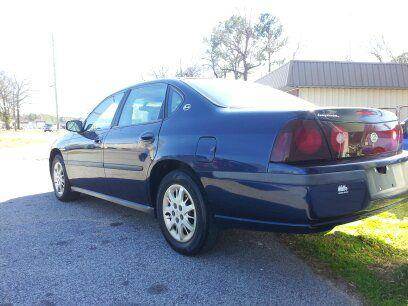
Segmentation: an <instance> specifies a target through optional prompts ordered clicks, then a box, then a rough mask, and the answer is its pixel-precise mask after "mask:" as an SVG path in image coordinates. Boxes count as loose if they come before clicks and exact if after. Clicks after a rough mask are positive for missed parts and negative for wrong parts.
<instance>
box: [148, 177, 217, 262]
mask: <svg viewBox="0 0 408 306" xmlns="http://www.w3.org/2000/svg"><path fill="white" fill-rule="evenodd" d="M180 192H181V194H180ZM156 201H157V202H156V212H157V218H158V220H159V223H160V229H161V231H162V233H163V235H164V237H165V239H166V241H167V242H168V243H169V244H170V246H171V247H172V248H173V249H174V250H175V251H177V252H178V253H180V254H183V255H195V254H198V253H204V252H206V251H208V250H210V249H211V248H212V247H213V246H214V245H215V243H216V239H217V234H218V228H217V226H216V224H214V222H213V220H212V216H211V214H210V212H209V209H208V206H207V205H206V201H205V197H204V196H203V192H202V191H201V188H200V186H199V184H198V183H197V182H195V180H194V179H193V178H192V176H190V175H189V174H188V173H187V172H185V171H180V170H175V171H172V172H170V173H169V174H167V175H166V176H165V177H164V178H163V180H162V181H161V183H160V187H159V190H158V194H157V200H156Z"/></svg>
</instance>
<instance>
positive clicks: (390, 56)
mask: <svg viewBox="0 0 408 306" xmlns="http://www.w3.org/2000/svg"><path fill="white" fill-rule="evenodd" d="M370 54H371V55H373V56H374V57H375V58H376V59H377V60H378V61H379V62H381V63H382V62H393V63H399V64H408V52H402V53H401V54H400V55H395V54H394V52H393V51H392V49H391V47H390V46H389V44H388V43H387V42H386V40H385V38H384V36H383V35H381V36H379V37H377V38H376V39H374V40H373V41H372V42H371V48H370Z"/></svg>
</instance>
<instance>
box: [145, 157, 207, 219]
mask: <svg viewBox="0 0 408 306" xmlns="http://www.w3.org/2000/svg"><path fill="white" fill-rule="evenodd" d="M174 170H181V171H184V172H186V173H188V174H189V175H190V176H191V178H192V179H193V180H194V181H195V182H196V183H197V184H198V186H199V188H200V189H201V191H202V192H203V191H204V187H203V185H202V183H201V181H200V179H199V177H198V175H197V174H196V173H195V172H194V170H193V169H192V168H191V167H190V166H189V165H188V164H186V163H183V162H181V161H178V160H164V161H161V162H158V163H157V164H156V165H154V167H153V169H152V171H151V173H150V179H149V199H150V203H151V205H152V206H153V207H154V208H155V212H156V198H157V191H158V190H159V186H160V182H161V181H162V179H163V178H164V177H165V176H166V175H167V174H169V173H170V172H171V171H174ZM203 193H204V192H203Z"/></svg>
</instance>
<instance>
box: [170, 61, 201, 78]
mask: <svg viewBox="0 0 408 306" xmlns="http://www.w3.org/2000/svg"><path fill="white" fill-rule="evenodd" d="M201 73H202V68H201V66H200V65H198V64H193V65H190V66H187V67H184V68H183V67H182V66H181V64H180V67H179V69H178V70H177V72H176V77H178V78H196V77H199V76H201Z"/></svg>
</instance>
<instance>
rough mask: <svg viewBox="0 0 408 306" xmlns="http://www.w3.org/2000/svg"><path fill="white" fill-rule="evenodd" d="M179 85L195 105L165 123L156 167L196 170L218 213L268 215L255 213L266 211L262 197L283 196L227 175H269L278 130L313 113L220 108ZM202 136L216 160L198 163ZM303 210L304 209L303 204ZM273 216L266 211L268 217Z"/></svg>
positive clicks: (280, 206) (284, 207) (282, 208)
mask: <svg viewBox="0 0 408 306" xmlns="http://www.w3.org/2000/svg"><path fill="white" fill-rule="evenodd" d="M175 86H176V87H178V88H179V89H181V90H182V91H183V93H184V94H185V101H184V104H191V108H190V109H189V110H187V111H185V110H183V108H182V107H181V108H180V109H179V110H178V111H176V112H175V113H174V114H172V115H171V116H170V117H168V118H167V119H166V120H164V122H163V125H162V128H161V131H160V136H159V145H158V152H157V156H156V159H155V163H157V162H159V161H161V160H165V159H176V160H180V161H182V162H184V163H187V164H188V165H189V166H190V167H191V168H193V170H194V171H195V172H196V173H197V174H198V176H199V178H200V180H201V182H202V184H203V186H204V189H205V191H206V196H207V198H208V202H209V203H210V206H211V209H212V210H213V211H214V213H215V214H217V213H220V214H223V215H231V216H236V217H241V216H246V217H248V216H250V217H254V218H256V217H262V216H265V211H262V210H258V211H257V210H256V209H255V210H254V208H255V207H256V206H259V207H265V200H264V199H263V198H264V194H266V195H267V197H268V198H270V193H271V192H275V191H276V192H277V194H280V193H282V192H280V191H279V190H269V189H270V188H271V187H268V186H266V185H265V186H264V188H268V190H266V189H265V190H259V189H257V188H253V186H252V184H251V182H250V181H244V182H243V181H240V180H237V179H234V178H233V177H234V176H235V175H234V176H231V177H229V173H239V172H242V173H265V172H267V171H268V164H269V157H270V153H271V150H272V146H273V143H274V140H275V137H276V135H277V133H278V132H279V130H280V128H281V127H282V126H283V125H284V124H285V123H286V122H288V121H289V120H292V119H295V118H305V117H308V116H311V114H310V113H307V112H305V111H299V112H297V111H291V112H284V111H276V112H274V111H248V110H243V109H241V110H239V109H229V108H222V107H218V106H215V105H213V104H211V102H209V101H208V100H207V99H206V98H204V97H203V96H201V95H200V94H198V93H197V92H195V91H194V90H193V89H191V88H190V87H188V86H187V85H184V86H183V84H181V85H180V84H175ZM201 137H214V138H215V139H216V143H217V146H216V152H215V158H214V160H213V161H212V162H209V163H207V162H200V161H197V159H196V157H195V154H196V150H197V143H198V141H199V139H200V138H201ZM261 187H262V186H261ZM272 189H274V187H273V186H272ZM260 191H261V192H260ZM301 194H304V192H302V193H301ZM278 198H281V197H278ZM286 200H287V201H289V202H290V201H291V200H290V199H286ZM292 202H294V203H296V200H295V199H292ZM258 204H259V205H258ZM292 206H293V205H292ZM295 206H296V205H295ZM301 206H302V207H301V210H302V211H303V209H304V205H303V203H302V204H301ZM270 208H271V209H272V210H273V211H274V212H276V213H279V214H282V211H286V210H287V205H286V203H277V205H276V206H274V207H270ZM296 210H298V208H297V207H295V209H294V210H293V215H294V216H296ZM254 211H255V212H254ZM303 212H304V211H303ZM270 213H271V212H268V215H270Z"/></svg>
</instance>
